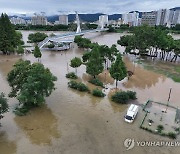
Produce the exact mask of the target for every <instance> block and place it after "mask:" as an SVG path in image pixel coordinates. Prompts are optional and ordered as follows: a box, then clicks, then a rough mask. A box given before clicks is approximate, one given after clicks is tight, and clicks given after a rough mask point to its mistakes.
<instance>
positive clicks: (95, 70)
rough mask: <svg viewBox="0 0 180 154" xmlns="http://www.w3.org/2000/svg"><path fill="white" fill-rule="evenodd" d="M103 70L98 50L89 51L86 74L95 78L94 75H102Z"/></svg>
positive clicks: (95, 48)
mask: <svg viewBox="0 0 180 154" xmlns="http://www.w3.org/2000/svg"><path fill="white" fill-rule="evenodd" d="M103 68H104V67H103V61H102V57H101V56H100V53H99V50H98V48H97V47H94V48H93V49H92V51H91V55H90V57H89V61H88V62H87V64H86V72H87V73H88V74H90V75H92V76H93V77H94V78H96V75H98V74H99V73H102V71H103Z"/></svg>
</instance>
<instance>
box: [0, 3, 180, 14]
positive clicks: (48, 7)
mask: <svg viewBox="0 0 180 154" xmlns="http://www.w3.org/2000/svg"><path fill="white" fill-rule="evenodd" d="M178 6H180V1H179V0H0V11H1V12H6V13H11V14H15V13H20V14H21V13H30V14H33V13H34V12H37V13H40V12H42V11H44V12H46V13H47V14H57V13H58V11H61V12H66V13H72V12H74V11H78V12H80V13H95V12H102V13H108V14H111V13H125V12H129V11H133V10H136V11H151V10H158V9H161V8H172V7H178Z"/></svg>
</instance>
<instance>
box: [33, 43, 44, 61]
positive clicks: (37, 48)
mask: <svg viewBox="0 0 180 154" xmlns="http://www.w3.org/2000/svg"><path fill="white" fill-rule="evenodd" d="M33 54H34V57H35V58H38V61H39V58H41V56H42V54H41V51H40V49H39V47H38V46H37V45H36V46H35V49H34V52H33Z"/></svg>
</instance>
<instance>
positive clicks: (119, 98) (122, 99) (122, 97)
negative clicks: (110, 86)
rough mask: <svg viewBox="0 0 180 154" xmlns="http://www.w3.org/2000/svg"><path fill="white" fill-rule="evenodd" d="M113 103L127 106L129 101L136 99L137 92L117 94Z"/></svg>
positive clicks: (113, 98)
mask: <svg viewBox="0 0 180 154" xmlns="http://www.w3.org/2000/svg"><path fill="white" fill-rule="evenodd" d="M111 99H112V101H114V102H116V103H122V104H125V103H127V101H128V100H129V99H133V100H134V99H136V92H133V91H127V92H125V91H122V92H116V93H115V94H114V95H113V96H112V97H111Z"/></svg>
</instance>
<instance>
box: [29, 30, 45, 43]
mask: <svg viewBox="0 0 180 154" xmlns="http://www.w3.org/2000/svg"><path fill="white" fill-rule="evenodd" d="M46 37H48V36H47V35H46V34H45V33H40V32H37V33H34V34H29V36H28V40H29V41H30V42H31V43H38V42H41V41H43V40H44V39H45V38H46Z"/></svg>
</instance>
